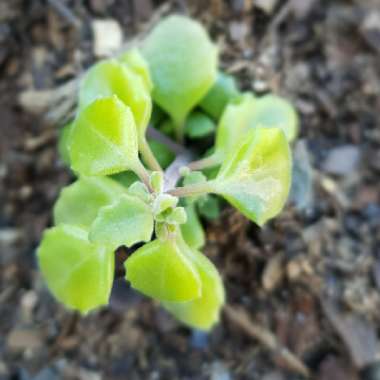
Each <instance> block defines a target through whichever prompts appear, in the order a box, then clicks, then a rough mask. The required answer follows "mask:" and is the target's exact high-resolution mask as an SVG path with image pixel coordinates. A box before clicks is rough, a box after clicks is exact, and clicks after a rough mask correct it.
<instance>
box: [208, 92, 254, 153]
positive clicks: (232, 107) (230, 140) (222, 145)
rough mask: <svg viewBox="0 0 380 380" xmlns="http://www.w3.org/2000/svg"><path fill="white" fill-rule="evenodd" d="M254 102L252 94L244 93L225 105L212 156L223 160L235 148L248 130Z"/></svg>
mask: <svg viewBox="0 0 380 380" xmlns="http://www.w3.org/2000/svg"><path fill="white" fill-rule="evenodd" d="M255 104H256V99H255V97H254V96H253V94H251V93H245V94H243V95H241V96H239V97H237V98H235V99H234V100H233V101H232V102H231V103H229V104H228V105H227V107H226V108H225V110H224V112H223V115H222V117H221V119H220V121H219V125H218V129H217V132H216V141H215V153H214V154H213V156H214V155H215V156H218V157H220V158H221V160H223V159H224V158H225V157H227V156H228V155H229V154H230V153H231V152H234V151H235V150H236V147H237V146H238V145H239V143H240V142H241V139H242V138H243V136H244V135H245V133H246V132H247V131H248V130H249V126H250V121H251V119H252V116H253V114H254V109H255Z"/></svg>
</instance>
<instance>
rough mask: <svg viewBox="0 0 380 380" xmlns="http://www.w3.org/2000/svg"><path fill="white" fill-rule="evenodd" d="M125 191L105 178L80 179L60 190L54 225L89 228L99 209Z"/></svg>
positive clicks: (55, 207) (55, 208) (55, 206)
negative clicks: (73, 225)
mask: <svg viewBox="0 0 380 380" xmlns="http://www.w3.org/2000/svg"><path fill="white" fill-rule="evenodd" d="M125 192H126V190H125V189H124V188H123V187H122V186H121V185H119V184H118V183H117V182H115V181H113V180H112V179H110V178H107V177H87V178H86V177H81V178H79V179H78V180H76V181H75V182H74V183H73V184H71V185H69V186H67V187H65V188H64V189H62V190H61V193H60V195H59V198H58V200H57V202H56V203H55V205H54V223H55V224H56V225H59V224H75V225H79V226H83V227H90V225H91V223H92V222H93V221H94V219H95V218H96V215H97V214H98V211H99V209H100V208H102V207H104V206H108V205H109V204H111V203H112V202H114V201H115V199H117V198H119V196H120V195H121V194H124V193H125Z"/></svg>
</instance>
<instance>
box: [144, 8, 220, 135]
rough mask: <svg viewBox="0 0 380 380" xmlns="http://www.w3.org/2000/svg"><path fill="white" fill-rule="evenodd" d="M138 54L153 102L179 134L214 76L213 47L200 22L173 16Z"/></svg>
mask: <svg viewBox="0 0 380 380" xmlns="http://www.w3.org/2000/svg"><path fill="white" fill-rule="evenodd" d="M142 54H143V55H144V57H145V58H146V60H147V61H148V64H149V68H150V72H151V75H152V80H153V84H154V89H153V93H152V95H153V99H154V101H155V102H156V103H158V105H159V106H160V107H162V108H163V109H164V110H165V111H166V112H167V113H169V115H170V116H171V117H172V118H173V120H174V121H175V124H176V126H177V128H178V129H179V134H181V133H183V131H182V130H180V128H181V127H183V123H184V121H185V119H186V116H187V114H188V113H189V112H190V110H191V109H192V108H194V106H195V105H196V104H197V103H198V102H199V101H200V100H201V99H202V98H203V96H204V95H205V94H206V93H207V91H208V90H209V89H210V88H211V86H212V85H213V83H214V81H215V79H216V74H217V60H218V59H217V48H216V46H215V45H214V44H213V43H212V42H211V41H210V39H209V37H208V35H207V33H206V31H205V29H204V28H203V27H202V25H201V24H199V23H198V22H196V21H194V20H191V19H189V18H187V17H184V16H178V15H174V16H169V17H167V18H166V19H164V20H163V21H161V22H160V23H159V24H158V25H157V26H156V27H155V28H154V29H153V30H152V32H151V33H150V34H149V35H148V37H147V38H146V40H145V41H144V43H143V47H142ZM177 132H178V131H177Z"/></svg>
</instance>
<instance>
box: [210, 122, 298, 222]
mask: <svg viewBox="0 0 380 380" xmlns="http://www.w3.org/2000/svg"><path fill="white" fill-rule="evenodd" d="M291 166H292V164H291V154H290V150H289V145H288V142H287V140H286V137H285V134H284V133H283V131H282V130H281V129H279V128H254V129H251V130H250V131H249V132H248V133H247V135H246V136H245V137H244V139H243V143H242V144H241V145H240V147H238V149H237V150H236V152H235V154H232V155H231V157H230V159H228V160H225V161H224V162H223V164H222V166H221V169H220V171H219V173H218V176H217V177H216V179H215V180H214V181H213V186H214V188H215V192H216V193H217V194H220V195H222V196H223V197H224V198H225V199H226V200H227V201H228V202H230V203H231V204H232V205H233V206H235V207H236V208H237V209H238V210H239V211H240V212H242V213H243V214H244V215H245V216H246V217H247V218H249V219H251V220H252V221H254V222H255V223H257V224H258V225H262V224H264V223H265V222H266V221H267V220H268V219H270V218H272V217H274V216H275V215H277V214H278V213H279V212H280V211H281V209H282V208H283V206H284V204H285V202H286V199H287V197H288V193H289V189H290V183H291Z"/></svg>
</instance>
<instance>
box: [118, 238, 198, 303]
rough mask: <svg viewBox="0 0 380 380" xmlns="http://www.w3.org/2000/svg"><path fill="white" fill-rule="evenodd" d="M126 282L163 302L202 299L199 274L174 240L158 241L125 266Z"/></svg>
mask: <svg viewBox="0 0 380 380" xmlns="http://www.w3.org/2000/svg"><path fill="white" fill-rule="evenodd" d="M125 269H126V279H127V280H128V281H130V282H131V285H132V287H133V288H135V289H137V290H139V291H140V292H141V293H144V294H145V295H147V296H150V297H152V298H156V299H158V300H160V301H172V302H183V301H190V300H193V299H196V298H198V297H200V296H201V291H202V289H201V280H200V277H199V274H198V272H197V270H196V268H195V267H194V265H193V264H192V262H191V261H190V260H189V258H188V257H187V256H186V255H185V254H184V253H183V252H182V251H181V249H180V248H179V247H178V245H177V243H176V242H175V241H172V240H167V241H160V240H154V241H152V242H150V243H147V244H145V245H144V246H142V247H141V248H139V249H138V250H137V251H136V252H135V253H133V254H132V256H130V257H129V258H128V259H127V261H126V262H125Z"/></svg>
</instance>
